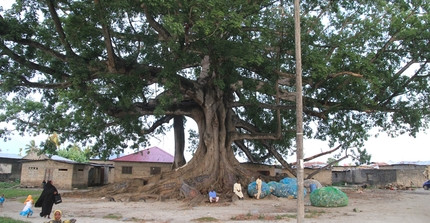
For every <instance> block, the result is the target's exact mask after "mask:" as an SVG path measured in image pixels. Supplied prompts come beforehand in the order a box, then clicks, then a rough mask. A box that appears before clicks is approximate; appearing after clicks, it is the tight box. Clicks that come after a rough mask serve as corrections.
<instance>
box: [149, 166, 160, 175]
mask: <svg viewBox="0 0 430 223" xmlns="http://www.w3.org/2000/svg"><path fill="white" fill-rule="evenodd" d="M160 173H161V167H151V172H150V174H151V175H156V174H160Z"/></svg>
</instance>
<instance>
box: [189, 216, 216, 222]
mask: <svg viewBox="0 0 430 223" xmlns="http://www.w3.org/2000/svg"><path fill="white" fill-rule="evenodd" d="M192 221H197V222H214V221H215V222H216V221H219V220H218V219H216V218H214V217H202V218H197V219H193V220H192Z"/></svg>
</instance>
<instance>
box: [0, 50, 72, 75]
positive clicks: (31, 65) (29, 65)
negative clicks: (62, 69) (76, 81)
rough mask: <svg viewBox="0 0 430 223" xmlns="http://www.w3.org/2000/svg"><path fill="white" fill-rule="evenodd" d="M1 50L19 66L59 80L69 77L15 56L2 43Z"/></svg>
mask: <svg viewBox="0 0 430 223" xmlns="http://www.w3.org/2000/svg"><path fill="white" fill-rule="evenodd" d="M0 49H2V54H5V55H8V56H9V57H10V58H12V59H13V60H14V61H16V62H18V63H19V64H21V65H23V66H25V67H27V68H30V69H32V70H38V71H40V72H42V73H45V74H50V75H52V76H54V77H57V78H58V79H62V78H68V77H69V76H68V75H67V74H64V73H58V72H57V71H56V70H54V69H51V68H49V67H45V66H41V65H39V64H36V63H33V62H30V61H28V60H26V59H25V58H23V57H21V56H19V55H17V54H15V53H14V52H13V51H12V50H10V49H9V48H7V47H6V46H5V45H4V44H3V43H0Z"/></svg>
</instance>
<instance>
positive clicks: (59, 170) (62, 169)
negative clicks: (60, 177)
mask: <svg viewBox="0 0 430 223" xmlns="http://www.w3.org/2000/svg"><path fill="white" fill-rule="evenodd" d="M58 171H67V169H58Z"/></svg>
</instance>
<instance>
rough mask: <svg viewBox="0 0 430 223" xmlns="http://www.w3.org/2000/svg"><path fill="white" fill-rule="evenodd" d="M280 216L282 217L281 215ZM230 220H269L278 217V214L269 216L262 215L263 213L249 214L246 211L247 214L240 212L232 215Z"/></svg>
mask: <svg viewBox="0 0 430 223" xmlns="http://www.w3.org/2000/svg"><path fill="white" fill-rule="evenodd" d="M281 218H282V217H281ZM230 219H231V220H235V221H249V220H261V221H270V220H275V219H280V218H279V216H270V215H267V216H266V215H263V214H255V215H253V214H251V213H249V212H248V214H240V215H237V216H234V217H231V218H230Z"/></svg>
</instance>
